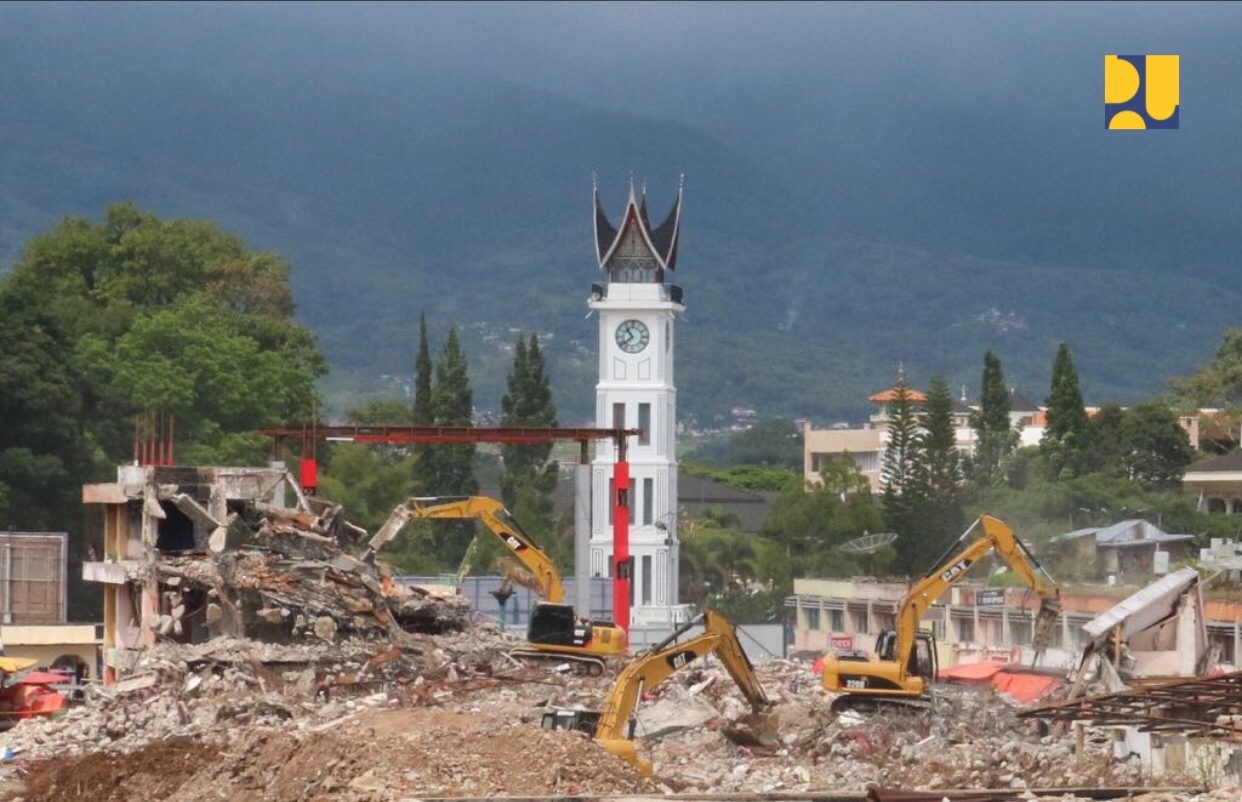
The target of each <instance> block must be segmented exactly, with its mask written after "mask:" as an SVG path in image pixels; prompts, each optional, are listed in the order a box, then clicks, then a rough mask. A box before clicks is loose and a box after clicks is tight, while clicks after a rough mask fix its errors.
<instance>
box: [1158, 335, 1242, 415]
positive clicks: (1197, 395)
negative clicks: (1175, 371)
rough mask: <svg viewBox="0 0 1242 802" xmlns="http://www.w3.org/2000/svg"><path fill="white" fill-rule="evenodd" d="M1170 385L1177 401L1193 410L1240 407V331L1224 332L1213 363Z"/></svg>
mask: <svg viewBox="0 0 1242 802" xmlns="http://www.w3.org/2000/svg"><path fill="white" fill-rule="evenodd" d="M1169 385H1170V387H1171V388H1172V389H1173V391H1174V393H1175V394H1176V395H1177V397H1178V399H1179V400H1181V401H1184V402H1187V403H1189V404H1190V405H1192V406H1196V407H1230V408H1236V407H1240V406H1242V328H1236V329H1226V330H1225V333H1224V336H1223V338H1222V339H1221V343H1220V345H1219V346H1217V348H1216V354H1215V356H1214V357H1213V358H1212V361H1211V362H1209V363H1208V364H1207V365H1204V366H1203V367H1201V368H1200V369H1199V370H1198V371H1196V372H1195V373H1194V375H1192V376H1189V377H1175V378H1172V379H1170V380H1169Z"/></svg>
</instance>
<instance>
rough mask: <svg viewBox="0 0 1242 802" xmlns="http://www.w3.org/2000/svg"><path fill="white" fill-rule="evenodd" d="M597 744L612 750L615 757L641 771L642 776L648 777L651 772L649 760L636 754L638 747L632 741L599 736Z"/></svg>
mask: <svg viewBox="0 0 1242 802" xmlns="http://www.w3.org/2000/svg"><path fill="white" fill-rule="evenodd" d="M598 743H599V745H600V746H602V747H604V748H605V749H607V750H608V751H609V752H612V753H613V754H614V755H616V756H617V757H619V758H621V759H622V760H624V761H625V762H626V763H629V764H631V765H632V766H634V767H635V768H637V769H638V770H639V771H641V772H642V773H643V776H644V777H650V776H651V775H652V773H653V767H652V765H651V761H650V760H647V759H645V758H641V757H639V756H638V749H637V748H636V747H635V746H634V742H633V741H628V740H624V739H621V738H601V739H599V741H598Z"/></svg>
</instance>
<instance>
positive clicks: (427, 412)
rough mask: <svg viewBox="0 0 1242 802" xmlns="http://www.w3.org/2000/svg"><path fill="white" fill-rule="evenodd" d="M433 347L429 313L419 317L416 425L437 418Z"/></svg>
mask: <svg viewBox="0 0 1242 802" xmlns="http://www.w3.org/2000/svg"><path fill="white" fill-rule="evenodd" d="M433 370H434V366H433V365H432V364H431V347H430V346H429V345H428V344H427V313H426V312H423V313H422V314H421V315H420V316H419V318H418V357H417V358H416V359H415V360H414V425H415V426H430V425H431V424H432V422H433V421H434V420H435V411H434V410H433V409H432V406H431V381H432V375H433Z"/></svg>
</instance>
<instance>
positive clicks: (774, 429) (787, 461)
mask: <svg viewBox="0 0 1242 802" xmlns="http://www.w3.org/2000/svg"><path fill="white" fill-rule="evenodd" d="M693 458H694V459H696V460H700V461H702V462H708V463H713V464H716V465H757V466H763V467H769V468H785V469H788V470H792V471H797V472H799V473H801V472H802V432H800V431H798V427H797V425H796V424H795V423H794V422H793V421H792V420H789V419H786V418H773V419H769V420H763V421H759V422H758V423H756V424H755V425H754V426H752V427H750V428H749V429H746V430H745V431H740V432H732V433H731V434H730V435H729V436H728V438H721V439H717V440H714V441H712V442H707V443H703V444H701V445H699V446H698V447H697V448H695V450H694V453H693Z"/></svg>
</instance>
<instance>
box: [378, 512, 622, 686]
mask: <svg viewBox="0 0 1242 802" xmlns="http://www.w3.org/2000/svg"><path fill="white" fill-rule="evenodd" d="M471 518H473V519H475V520H477V521H479V522H480V523H482V524H483V526H484V527H485V528H486V529H487V531H489V532H491V533H492V534H493V535H495V536H496V537H497V538H498V539H499V540H500V541H501V542H502V543H504V544H505V546H506V547H508V549H509V551H510V552H511V553H512V554H513V556H514V557H515V558H516V559H517V560H518V561H519V562H520V563H521V564H522V566H523V567H524V568H525V570H526V572H527V574H528V575H522V576H521V577H520V579H519V582H520V584H523V585H526V586H527V587H530V588H531V589H533V590H534V591H535V593H537V594H538V595H539V597H540V599H541V600H540V601H539V602H538V603H537V604H536V605H535V609H534V610H533V611H531V617H530V626H529V628H528V629H527V633H526V640H527V643H528V644H529V648H522V649H514V650H513V651H512V652H510V654H511V655H512V656H514V657H517V658H528V659H540V660H548V659H552V660H560V661H564V662H568V663H571V664H572V665H574V666H575V667H576V668H578V669H580V670H582V671H585V672H586V673H589V674H593V675H599V674H602V673H603V672H604V667H605V658H607V657H610V656H612V655H619V654H624V653H625V651H626V648H627V646H628V640H627V638H626V634H625V630H623V629H622V628H621V627H619V626H617V625H616V624H614V623H612V622H611V621H590V620H587V619H585V618H579V617H578V616H577V615H576V614H575V612H574V608H573V607H572V606H571V605H568V604H565V603H564V599H565V588H564V585H563V584H562V582H561V575H560V574H559V573H558V572H557V570H556V565H555V563H554V562H553V561H552V558H551V557H549V556H548V555H547V553H546V552H545V551H544V550H543V549H541V548H540V547H539V546H538V545H536V543H535V542H534V541H533V540H531V539H530V536H529V535H527V534H526V532H524V531H523V530H522V527H521V526H520V525H518V522H517V521H516V520H514V518H513V516H512V515H510V514H509V511H508V510H506V509H505V506H504V504H502V503H501V502H499V501H497V500H495V499H492V498H488V497H486V496H429V497H417V498H410V499H406V500H405V501H403V502H402V503H400V504H398V505H397V506H396V507H395V508H394V509H393V511H392V514H390V515H389V516H388V520H387V521H385V522H384V525H383V526H381V527H380V528H379V531H377V532H376V533H375V536H374V537H372V538H371V540H370V541H369V542H368V543H367V548H366V551H364V552H363V554H362V560H363V561H364V562H371V561H372V560H374V558H375V553H376V551H378V550H379V548H380V547H381V546H383V545H384V544H385V543H387V542H388V541H390V540H392V539H393V538H394V537H396V536H397V533H398V532H400V531H401V529H402V528H403V527H404V526H405V525H406V524H407V523H408V522H409V521H410V520H411V519H471ZM506 577H507V578H509V579H510V580H511V581H512V579H513V577H512V575H511V572H510V573H507V574H506Z"/></svg>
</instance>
